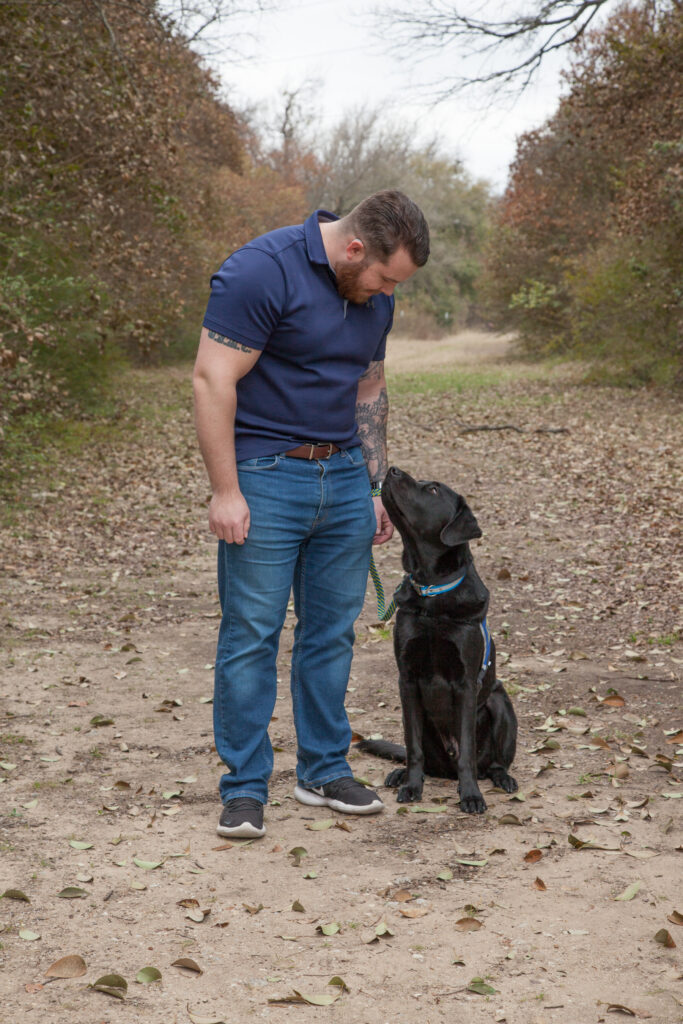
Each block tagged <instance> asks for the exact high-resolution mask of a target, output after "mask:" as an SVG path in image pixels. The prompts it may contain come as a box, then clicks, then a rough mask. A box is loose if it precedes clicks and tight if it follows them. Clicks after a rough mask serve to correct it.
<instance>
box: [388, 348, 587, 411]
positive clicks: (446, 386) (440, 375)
mask: <svg viewBox="0 0 683 1024" xmlns="http://www.w3.org/2000/svg"><path fill="white" fill-rule="evenodd" d="M576 376H577V368H576V364H570V363H567V362H566V361H565V360H562V359H559V358H552V359H551V358H548V359H545V360H543V361H538V362H529V361H527V360H525V359H517V360H514V361H511V362H507V363H504V364H497V363H496V364H491V365H490V366H481V367H472V366H461V367H458V366H451V367H449V366H447V365H444V366H442V367H439V368H438V369H434V370H427V371H424V372H422V373H416V372H415V371H414V370H407V371H401V370H395V369H393V370H392V369H388V370H387V385H388V391H389V396H390V398H391V396H392V395H393V396H396V397H403V396H404V395H415V394H421V395H442V394H445V393H447V392H450V393H456V394H464V393H468V392H469V393H472V392H478V391H484V390H488V389H497V388H505V387H507V386H509V385H511V384H516V383H519V382H524V381H542V382H548V381H550V380H558V379H559V380H566V379H567V378H569V377H572V378H576ZM516 400H518V399H517V398H516ZM548 401H550V398H548Z"/></svg>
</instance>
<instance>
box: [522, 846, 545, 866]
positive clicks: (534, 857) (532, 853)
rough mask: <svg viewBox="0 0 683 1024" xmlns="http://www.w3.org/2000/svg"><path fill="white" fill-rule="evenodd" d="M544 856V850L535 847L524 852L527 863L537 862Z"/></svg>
mask: <svg viewBox="0 0 683 1024" xmlns="http://www.w3.org/2000/svg"><path fill="white" fill-rule="evenodd" d="M542 856H543V854H542V852H541V851H540V850H537V849H533V850H529V852H528V853H525V854H524V860H525V861H526V863H527V864H536V863H537V862H538V861H539V860H540V859H541V857H542Z"/></svg>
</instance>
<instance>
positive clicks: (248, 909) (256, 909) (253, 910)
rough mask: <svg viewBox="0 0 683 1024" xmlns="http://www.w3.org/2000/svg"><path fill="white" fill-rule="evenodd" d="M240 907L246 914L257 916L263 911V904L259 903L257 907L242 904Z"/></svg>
mask: <svg viewBox="0 0 683 1024" xmlns="http://www.w3.org/2000/svg"><path fill="white" fill-rule="evenodd" d="M242 906H243V907H244V909H245V910H246V912H247V913H248V914H258V913H260V911H262V910H263V904H262V903H259V905H258V906H257V907H254V906H252V905H251V904H250V903H243V904H242Z"/></svg>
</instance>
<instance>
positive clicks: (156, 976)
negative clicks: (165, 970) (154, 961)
mask: <svg viewBox="0 0 683 1024" xmlns="http://www.w3.org/2000/svg"><path fill="white" fill-rule="evenodd" d="M135 980H136V981H137V982H138V984H139V985H151V984H152V982H154V981H161V971H160V970H159V969H158V968H157V967H143V968H142V970H140V971H138V973H137V974H136V975H135Z"/></svg>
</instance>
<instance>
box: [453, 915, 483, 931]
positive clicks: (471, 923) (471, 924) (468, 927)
mask: <svg viewBox="0 0 683 1024" xmlns="http://www.w3.org/2000/svg"><path fill="white" fill-rule="evenodd" d="M482 926H483V922H482V921H478V920H477V918H476V917H461V918H460V920H459V921H456V922H455V927H456V928H457V930H458V931H459V932H478V931H479V929H480V928H481V927H482Z"/></svg>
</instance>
